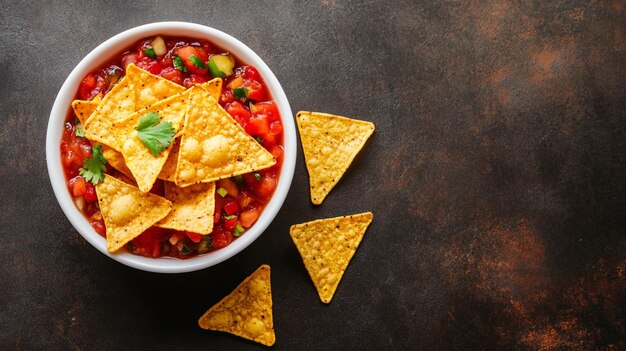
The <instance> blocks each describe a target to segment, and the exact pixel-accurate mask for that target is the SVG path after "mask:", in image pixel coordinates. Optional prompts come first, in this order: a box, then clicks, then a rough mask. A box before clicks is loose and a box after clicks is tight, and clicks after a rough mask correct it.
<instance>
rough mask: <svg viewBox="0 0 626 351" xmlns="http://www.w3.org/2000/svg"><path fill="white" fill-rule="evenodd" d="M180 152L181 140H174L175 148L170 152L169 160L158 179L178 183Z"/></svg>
mask: <svg viewBox="0 0 626 351" xmlns="http://www.w3.org/2000/svg"><path fill="white" fill-rule="evenodd" d="M179 151H180V138H177V139H175V140H174V146H172V149H171V150H170V154H169V156H167V160H166V161H165V164H164V165H163V168H161V173H159V176H158V177H157V178H158V179H163V180H167V181H168V182H175V181H176V165H177V164H178V153H179Z"/></svg>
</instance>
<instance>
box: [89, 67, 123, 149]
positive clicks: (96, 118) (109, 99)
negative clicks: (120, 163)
mask: <svg viewBox="0 0 626 351" xmlns="http://www.w3.org/2000/svg"><path fill="white" fill-rule="evenodd" d="M134 96H135V94H134V91H133V87H132V86H131V82H130V81H129V79H128V77H127V76H125V77H124V78H122V79H121V80H120V81H119V82H118V83H117V84H116V85H115V86H114V87H113V88H111V91H109V93H108V94H106V95H105V96H104V98H102V102H101V103H100V104H99V105H98V107H97V108H96V110H95V111H94V112H93V114H92V115H91V116H90V117H89V118H87V120H86V121H85V123H84V125H83V127H84V129H85V137H86V138H87V139H89V140H92V141H96V142H99V143H102V144H105V145H108V146H110V147H112V148H114V149H117V148H118V147H117V138H116V134H115V133H114V132H113V128H112V125H113V122H114V121H117V120H120V119H123V118H125V117H127V116H128V115H130V114H131V113H133V112H134V111H135V101H134V99H135V98H134ZM117 151H119V150H117Z"/></svg>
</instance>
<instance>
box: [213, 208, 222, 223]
mask: <svg viewBox="0 0 626 351" xmlns="http://www.w3.org/2000/svg"><path fill="white" fill-rule="evenodd" d="M220 218H222V211H215V214H214V215H213V224H215V223H219V222H220Z"/></svg>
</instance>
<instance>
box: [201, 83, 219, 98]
mask: <svg viewBox="0 0 626 351" xmlns="http://www.w3.org/2000/svg"><path fill="white" fill-rule="evenodd" d="M200 88H202V89H204V90H206V91H207V92H209V94H211V96H213V98H214V99H215V100H218V101H219V99H220V94H221V93H222V78H213V79H211V80H210V81H208V82H204V83H202V84H200Z"/></svg>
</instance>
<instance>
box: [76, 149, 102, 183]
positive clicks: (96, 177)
mask: <svg viewBox="0 0 626 351" xmlns="http://www.w3.org/2000/svg"><path fill="white" fill-rule="evenodd" d="M106 164H107V160H106V158H104V156H103V155H102V145H95V146H94V147H92V148H91V157H88V158H86V159H85V160H84V161H83V167H82V168H81V169H79V170H78V172H79V173H80V175H82V176H83V177H84V178H85V180H86V181H88V182H91V184H93V185H96V184H98V183H100V182H101V181H103V180H104V171H106V169H107V168H106V166H105V165H106Z"/></svg>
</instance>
